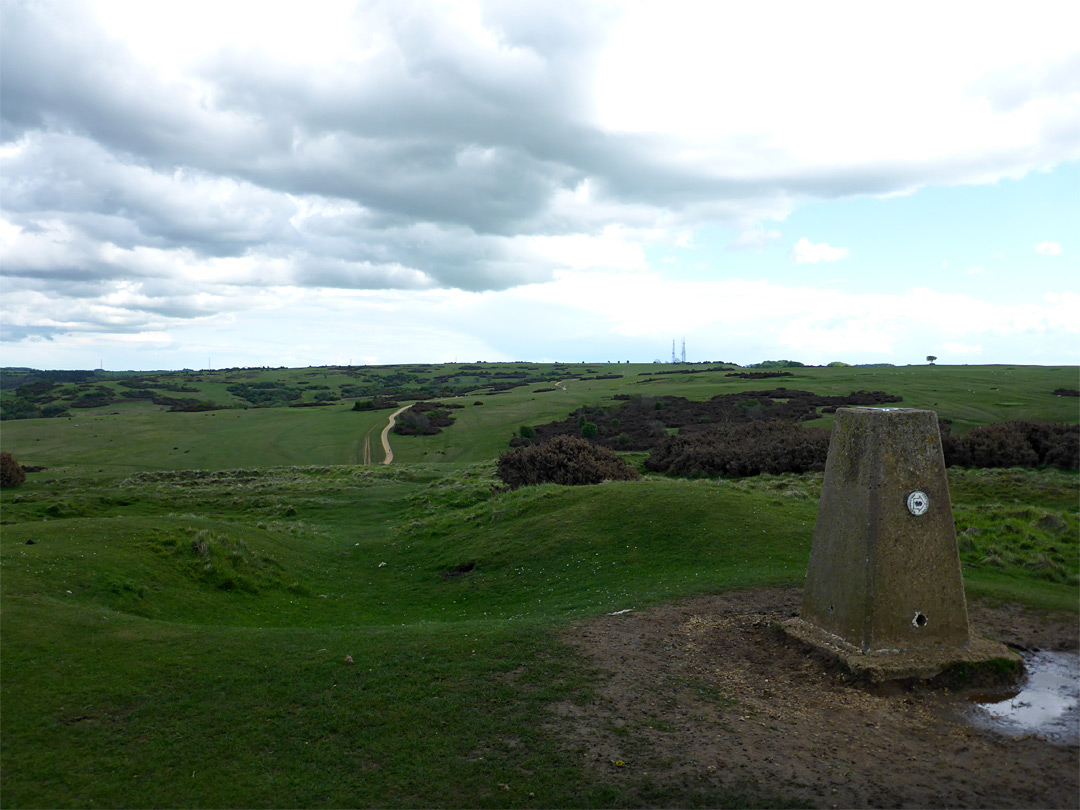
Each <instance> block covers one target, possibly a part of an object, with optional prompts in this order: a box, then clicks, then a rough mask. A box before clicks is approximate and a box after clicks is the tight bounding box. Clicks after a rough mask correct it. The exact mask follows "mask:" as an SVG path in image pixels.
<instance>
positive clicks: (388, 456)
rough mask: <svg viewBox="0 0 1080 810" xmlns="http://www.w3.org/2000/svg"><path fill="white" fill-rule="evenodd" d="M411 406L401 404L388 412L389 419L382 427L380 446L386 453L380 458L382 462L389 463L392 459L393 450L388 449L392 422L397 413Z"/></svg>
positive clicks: (395, 418) (394, 420) (395, 419)
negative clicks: (390, 412) (391, 411)
mask: <svg viewBox="0 0 1080 810" xmlns="http://www.w3.org/2000/svg"><path fill="white" fill-rule="evenodd" d="M411 407H412V406H411V405H403V406H401V407H400V408H398V409H397V410H396V411H394V412H393V413H392V414H390V419H389V420H387V422H386V427H384V428H383V431H382V447H383V453H385V454H386V455H385V457H384V458H383V460H382V463H383V464H389V463H390V462H391V461H393V460H394V451H393V450H391V449H390V431H391V430H393V428H394V423H395V422H396V421H397V417H398V414H399V413H401V412H402V411H407V410H408V409H409V408H411Z"/></svg>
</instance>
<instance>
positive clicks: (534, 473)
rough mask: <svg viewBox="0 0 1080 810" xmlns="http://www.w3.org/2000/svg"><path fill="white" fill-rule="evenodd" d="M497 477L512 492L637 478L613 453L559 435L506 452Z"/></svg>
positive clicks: (588, 443)
mask: <svg viewBox="0 0 1080 810" xmlns="http://www.w3.org/2000/svg"><path fill="white" fill-rule="evenodd" d="M496 475H498V476H499V478H500V479H502V481H503V482H504V483H505V484H507V485H508V486H509V487H511V488H512V489H516V488H518V487H524V486H531V485H534V484H547V483H550V484H566V485H572V486H573V485H580V484H599V483H602V482H603V481H633V480H636V479H637V478H640V476H639V475H638V474H637V471H635V470H634V469H633V468H632V467H631V466H630V465H629V464H627V463H626V462H625V461H624V460H623V459H622V458H621V457H620V456H618V455H616V453H615V452H613V451H612V450H609V449H608V448H606V447H602V446H601V445H598V444H593V443H592V442H590V441H587V440H585V439H581V438H578V437H576V436H566V435H560V436H555V437H554V438H552V439H549V440H548V441H546V442H544V443H543V444H530V445H525V446H523V447H518V448H516V449H514V450H507V451H506V452H505V453H503V454H502V455H501V456H499V463H498V467H497V469H496Z"/></svg>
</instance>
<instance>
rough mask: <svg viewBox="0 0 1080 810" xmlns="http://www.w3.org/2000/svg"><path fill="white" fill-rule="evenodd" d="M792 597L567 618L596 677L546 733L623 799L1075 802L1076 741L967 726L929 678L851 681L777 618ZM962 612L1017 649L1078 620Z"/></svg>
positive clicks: (791, 593) (708, 600)
mask: <svg viewBox="0 0 1080 810" xmlns="http://www.w3.org/2000/svg"><path fill="white" fill-rule="evenodd" d="M800 599H801V595H800V592H799V591H798V590H797V589H790V588H789V589H753V590H747V591H739V592H731V593H726V594H721V595H716V596H709V597H702V598H698V599H695V600H691V601H687V602H683V603H680V604H676V605H668V606H663V607H659V608H655V609H651V610H647V611H640V612H638V611H635V612H630V613H626V614H623V615H618V616H604V617H600V618H597V619H591V620H588V621H584V622H580V623H577V624H575V625H573V626H572V627H571V628H570V629H569V630H568V631H567V632H566V633H565V635H564V640H565V641H566V642H567V643H569V644H571V645H572V646H573V647H575V648H576V649H577V650H579V652H580V653H581V654H582V655H583V656H584V657H585V658H586V660H587V661H588V662H589V663H590V664H592V665H593V666H595V667H596V668H597V669H599V670H600V673H601V674H600V675H599V677H598V680H597V681H596V685H595V686H594V687H593V693H592V696H591V699H590V700H589V701H588V702H586V703H583V704H582V703H565V704H557V705H556V706H555V709H556V714H557V716H558V718H559V719H558V720H556V721H555V723H554V728H553V731H554V732H555V733H556V734H557V735H559V736H560V737H561V738H562V739H563V741H564V743H565V745H566V746H567V749H568V750H571V751H574V752H577V753H579V754H580V756H581V757H582V758H583V761H584V762H585V764H586V766H587V767H588V768H589V769H590V770H592V771H593V772H594V773H595V775H596V778H597V779H599V780H601V781H603V780H610V781H611V782H612V783H613V785H615V784H617V785H618V786H619V787H620V788H621V789H622V790H623V791H624V792H625V793H626V794H627V795H629V796H630V797H631V798H630V801H631V802H632V804H633V806H674V805H683V806H685V805H691V804H692V805H694V806H709V805H710V804H715V800H714V801H710V797H714V796H716V797H719V796H723V795H726V796H729V797H730V796H732V795H735V796H741V797H743V802H742V803H744V804H746V805H747V806H752V805H760V804H768V805H769V806H775V805H774V804H771V802H779V803H780V804H781V805H782V806H789V805H790V806H799V807H803V806H805V807H826V808H834V807H840V808H844V807H928V808H929V807H1073V808H1075V807H1077V806H1078V803H1080V778H1078V773H1080V755H1078V750H1077V747H1076V746H1075V745H1054V744H1052V743H1050V742H1046V741H1044V740H1041V739H1037V738H1033V737H1031V736H1025V737H1020V738H1017V739H1013V738H1009V737H1003V736H1000V735H997V734H994V733H992V732H988V731H980V730H977V729H975V728H974V727H972V726H971V725H969V724H968V723H966V722H965V721H964V720H963V719H962V718H961V717H960V715H959V711H960V710H961V709H963V708H964V707H966V706H967V705H968V704H966V703H965V702H964V701H962V700H959V699H958V698H957V697H956V696H955V695H950V694H949V693H948V692H943V691H941V690H929V689H926V688H922V689H914V690H911V689H902V688H899V687H892V688H891V689H883V688H880V687H879V688H877V689H872V688H869V687H865V686H860V685H858V684H854V683H852V682H850V681H849V680H848V679H847V678H846V677H845V676H843V675H842V674H841V673H839V672H838V671H837V670H836V669H835V668H834V667H831V666H829V665H827V664H826V663H825V662H823V661H822V660H820V659H816V658H812V657H811V656H810V655H809V654H808V653H807V651H806V650H804V649H802V648H800V647H798V646H797V645H795V643H794V642H792V641H791V640H789V639H787V637H786V636H784V635H783V634H781V633H779V632H778V631H777V630H776V629H775V627H774V626H773V625H774V623H775V622H777V621H779V620H781V619H784V618H787V617H789V616H792V615H795V614H796V613H797V611H798V607H799V603H800ZM969 612H970V616H971V622H972V626H973V628H974V629H975V631H976V632H978V633H980V634H983V635H988V636H991V637H994V638H997V639H999V640H1001V641H1004V642H1006V643H1008V644H1011V645H1013V646H1017V647H1022V648H1025V649H1048V650H1050V649H1058V650H1061V649H1071V650H1075V649H1076V648H1077V646H1078V638H1077V635H1078V630H1077V626H1076V618H1075V616H1072V617H1066V618H1061V619H1048V618H1046V617H1042V616H1040V615H1038V614H1036V613H1033V612H1031V611H1027V610H1025V609H1023V608H1019V607H1016V606H1011V605H1006V606H1001V605H988V604H985V603H978V602H976V603H973V604H971V605H969ZM620 763H621V764H620Z"/></svg>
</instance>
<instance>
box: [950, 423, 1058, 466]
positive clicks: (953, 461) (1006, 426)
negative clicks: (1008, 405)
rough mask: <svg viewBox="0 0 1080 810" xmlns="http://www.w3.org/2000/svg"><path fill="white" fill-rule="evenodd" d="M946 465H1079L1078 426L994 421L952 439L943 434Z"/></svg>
mask: <svg viewBox="0 0 1080 810" xmlns="http://www.w3.org/2000/svg"><path fill="white" fill-rule="evenodd" d="M942 449H943V451H944V453H945V464H946V465H948V466H959V467H1058V468H1060V469H1062V470H1075V469H1077V468H1078V467H1080V426H1077V425H1066V424H1056V423H1053V422H1028V421H1017V422H995V423H993V424H990V425H981V426H980V427H976V428H972V429H971V430H970V431H968V433H967V434H966V435H965V436H962V437H960V438H958V439H957V438H953V437H952V436H947V435H946V433H945V432H943V433H942Z"/></svg>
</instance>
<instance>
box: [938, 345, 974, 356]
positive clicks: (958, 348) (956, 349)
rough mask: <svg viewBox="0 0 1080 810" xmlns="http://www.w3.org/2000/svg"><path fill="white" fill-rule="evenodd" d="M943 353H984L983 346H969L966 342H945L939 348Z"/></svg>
mask: <svg viewBox="0 0 1080 810" xmlns="http://www.w3.org/2000/svg"><path fill="white" fill-rule="evenodd" d="M938 351H939V352H941V353H942V355H950V354H951V355H965V354H982V346H969V345H968V344H966V343H952V342H950V343H943V344H942V345H941V348H940V349H938Z"/></svg>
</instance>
